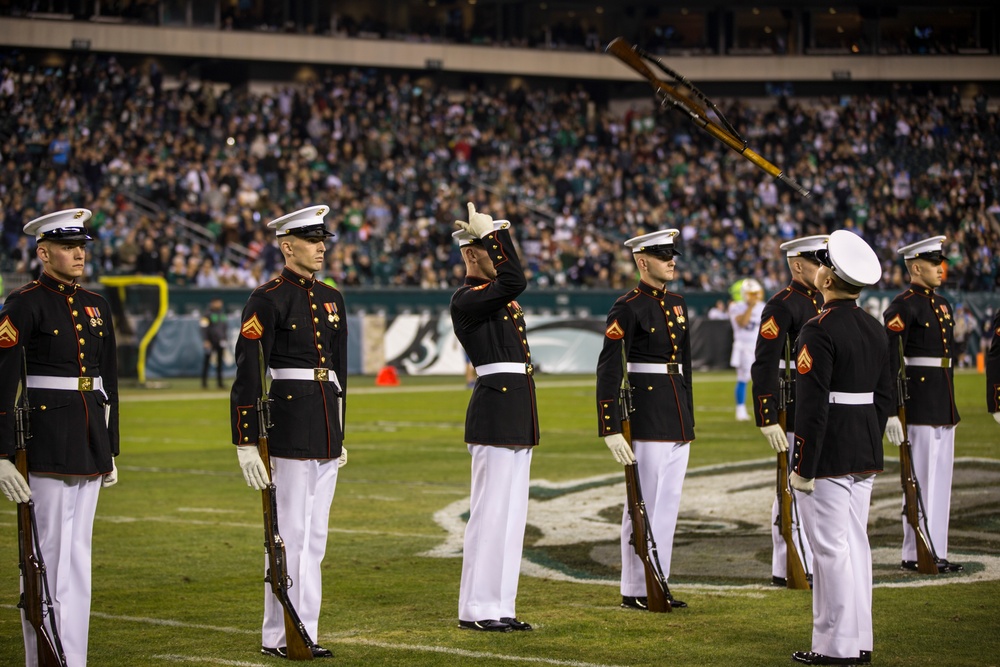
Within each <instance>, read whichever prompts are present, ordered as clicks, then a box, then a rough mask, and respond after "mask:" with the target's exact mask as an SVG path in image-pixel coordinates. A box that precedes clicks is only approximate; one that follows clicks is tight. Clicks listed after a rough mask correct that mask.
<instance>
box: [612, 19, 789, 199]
mask: <svg viewBox="0 0 1000 667" xmlns="http://www.w3.org/2000/svg"><path fill="white" fill-rule="evenodd" d="M606 51H607V52H608V53H610V54H611V55H613V56H615V57H616V58H618V59H619V60H621V61H622V62H623V63H625V64H626V65H628V66H629V67H631V68H632V69H634V70H635V71H636V72H638V73H639V74H641V75H642V76H644V77H645V78H646V79H647V80H648V81H649V83H650V84H651V85H652V86H653V88H654V90H656V92H657V94H658V95H662V96H663V98H664V99H665V100H667V101H669V102H670V103H671V104H673V105H674V106H675V107H677V108H679V109H681V110H682V111H684V112H685V113H686V114H687V115H688V116H689V117H690V118H691V120H692V121H693V122H694V123H695V125H697V126H698V127H700V128H702V129H703V130H705V131H706V132H708V133H709V134H710V135H712V136H713V137H715V138H716V139H718V140H719V141H721V142H722V143H724V144H726V145H727V146H729V147H730V148H731V149H733V150H734V151H736V152H737V153H739V154H740V155H741V156H743V157H744V158H746V159H747V160H749V161H750V162H752V163H753V164H754V165H756V166H757V167H759V168H760V169H762V170H764V171H765V172H767V173H768V174H770V175H771V176H773V177H774V178H776V179H778V180H779V181H782V182H783V183H785V184H786V185H788V186H789V187H790V188H792V189H793V190H795V191H796V192H798V193H799V194H800V195H802V196H803V197H809V191H808V190H806V189H805V188H804V187H802V185H800V184H799V183H797V182H795V181H794V180H792V179H791V178H789V177H788V176H786V175H785V173H784V172H782V170H781V169H779V168H778V167H776V166H775V165H773V164H771V163H770V162H768V161H767V160H765V159H764V158H763V157H761V156H760V155H758V154H757V153H755V152H754V151H752V150H750V149H749V148H747V144H746V142H745V141H743V140H742V139H741V138H739V137H737V136H734V135H733V133H731V132H729V131H727V130H726V129H725V128H723V127H720V126H719V124H718V123H716V122H714V121H713V120H712V119H711V118H709V117H708V113H707V112H706V111H705V108H704V107H703V106H701V105H700V104H698V103H697V102H695V101H694V100H692V99H691V98H690V97H688V96H687V95H685V94H683V93H682V92H680V91H679V90H677V89H676V88H675V87H673V86H671V85H670V84H668V83H665V82H664V81H662V80H661V79H659V78H658V77H657V76H656V74H655V73H654V72H653V70H652V69H651V68H650V67H649V65H647V64H646V63H645V61H643V59H642V56H640V55H639V53H638V52H637V51H636V50H635V48H633V47H632V46H630V45H629V44H628V43H627V42H626V41H625V40H624V39H623V38H621V37H616V38H615V39H613V40H611V43H610V44H608V46H607V49H606Z"/></svg>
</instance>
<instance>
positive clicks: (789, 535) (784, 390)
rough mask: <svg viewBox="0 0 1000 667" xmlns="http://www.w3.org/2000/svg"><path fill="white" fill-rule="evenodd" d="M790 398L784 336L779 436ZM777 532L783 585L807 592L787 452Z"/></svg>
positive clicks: (782, 458) (781, 457) (781, 463)
mask: <svg viewBox="0 0 1000 667" xmlns="http://www.w3.org/2000/svg"><path fill="white" fill-rule="evenodd" d="M792 400H793V397H792V339H791V337H790V336H788V335H787V334H786V335H785V368H784V370H783V371H782V373H781V374H780V375H779V376H778V424H780V425H781V432H782V434H785V433H787V432H788V404H789V403H791V402H792ZM777 485H778V486H777V493H778V521H777V525H778V531H779V532H780V533H781V538H782V539H783V540H784V541H785V585H786V586H787V587H788V588H796V589H808V588H809V576H808V574H807V573H806V569H805V567H803V565H802V559H801V558H800V557H799V549H798V546H797V545H796V544H795V531H794V530H792V513H793V512H794V511H795V509H796V508H795V498H794V497H793V496H792V489H791V487H790V486H789V485H788V452H778V480H777Z"/></svg>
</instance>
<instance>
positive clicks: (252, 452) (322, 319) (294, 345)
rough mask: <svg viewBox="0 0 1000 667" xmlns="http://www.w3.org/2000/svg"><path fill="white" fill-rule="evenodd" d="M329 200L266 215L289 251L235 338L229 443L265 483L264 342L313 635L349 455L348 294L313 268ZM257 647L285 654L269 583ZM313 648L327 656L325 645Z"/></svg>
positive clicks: (274, 455) (287, 521)
mask: <svg viewBox="0 0 1000 667" xmlns="http://www.w3.org/2000/svg"><path fill="white" fill-rule="evenodd" d="M328 211H329V208H328V207H327V206H311V207H308V208H304V209H301V210H299V211H295V212H293V213H289V214H288V215H285V216H282V217H280V218H278V219H277V220H273V221H272V222H269V223H268V227H270V228H271V229H274V230H275V233H276V236H277V240H278V246H279V248H280V249H281V252H282V254H283V255H284V257H285V266H284V268H283V269H282V270H281V274H280V275H279V276H278V277H276V278H274V279H273V280H270V281H268V282H266V283H264V284H263V285H261V286H260V287H258V288H257V289H255V290H254V291H253V293H252V294H251V295H250V298H249V300H248V301H247V304H246V306H245V307H244V308H243V315H242V320H241V322H242V325H241V327H240V336H239V338H238V339H237V342H236V380H235V382H234V383H233V388H232V392H231V395H230V417H231V424H232V442H233V444H235V445H237V454H238V457H239V462H240V467H241V468H242V469H243V474H244V478H245V479H246V481H247V485H248V486H250V487H252V488H254V489H257V490H261V489H263V488H265V487H266V485H267V480H268V477H267V471H265V470H264V465H263V462H262V461H261V458H260V454H259V453H258V451H257V447H256V445H257V438H258V435H259V433H258V427H257V409H256V401H257V399H258V398H259V397H260V391H261V378H260V370H259V349H260V347H263V351H264V359H265V364H266V366H267V368H268V369H269V371H270V375H271V380H272V381H271V385H270V391H269V397H270V399H271V421H272V423H273V426H272V427H271V428H270V429H269V431H268V450H269V453H270V460H271V471H270V479H271V480H272V481H273V482H274V484H275V487H276V488H277V503H278V526H279V527H280V529H281V536H282V538H283V540H284V543H285V554H286V557H287V564H288V572H289V575H290V577H291V579H292V582H293V586H291V587H290V588H289V589H288V595H289V598H290V599H291V601H292V604H293V606H294V607H295V610H296V611H297V612H298V615H299V617H300V618H301V620H302V622H303V623H304V624H305V627H306V630H307V631H308V633H309V636H310V637H311V638H312V639H313V640H314V641H315V640H316V639H317V637H318V632H319V612H320V605H321V603H322V594H323V582H322V571H321V569H320V567H321V564H322V562H323V557H324V555H325V554H326V542H327V533H328V526H329V518H330V506H331V504H332V502H333V495H334V492H335V491H336V487H337V475H338V468H339V467H340V466H342V465H344V464H345V463H346V462H347V450H346V449H345V448H344V447H343V443H344V411H345V407H346V398H347V312H346V310H345V308H344V297H343V295H342V294H341V293H340V292H339V291H337V290H336V289H334V288H333V287H330V286H329V285H327V284H326V283H324V282H323V281H321V280H317V279H316V277H315V272H316V271H317V270H319V269H320V268H321V267H322V266H323V256H324V253H325V252H326V243H327V239H329V238H330V237H332V236H333V234H331V233H330V232H329V231H327V229H326V226H325V224H324V222H323V216H325V215H326V214H327V212H328ZM261 640H262V642H261V651H262V652H263V653H265V654H268V655H278V656H283V655H284V651H285V625H284V613H283V609H282V607H281V604H280V603H279V602H278V600H277V598H276V597H275V596H274V594H273V593H272V592H271V587H270V586H269V585H265V586H264V622H263V629H262V634H261ZM313 655H314V656H316V657H329V656H330V655H332V654H331V652H330V651H329V650H328V649H325V648H323V647H321V646H317V647H316V649H314V651H313Z"/></svg>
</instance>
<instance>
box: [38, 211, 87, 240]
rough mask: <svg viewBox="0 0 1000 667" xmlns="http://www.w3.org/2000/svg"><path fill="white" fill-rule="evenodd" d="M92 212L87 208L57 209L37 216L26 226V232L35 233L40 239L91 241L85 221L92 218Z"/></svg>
mask: <svg viewBox="0 0 1000 667" xmlns="http://www.w3.org/2000/svg"><path fill="white" fill-rule="evenodd" d="M91 215H92V214H91V212H90V211H89V210H87V209H85V208H70V209H66V210H65V211H56V212H55V213H49V214H48V215H43V216H42V217H40V218H35V219H34V220H32V221H31V222H29V223H28V224H26V225H25V226H24V233H25V234H34V235H35V238H36V239H38V240H39V241H44V240H59V241H90V240H91V238H92V237H91V236H90V234H88V233H87V229H86V227H84V226H83V224H84V223H85V222H87V221H88V220H90V216H91Z"/></svg>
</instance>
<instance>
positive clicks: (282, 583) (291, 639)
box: [257, 345, 315, 660]
mask: <svg viewBox="0 0 1000 667" xmlns="http://www.w3.org/2000/svg"><path fill="white" fill-rule="evenodd" d="M258 348H259V350H260V385H261V391H262V393H261V398H260V399H258V401H257V425H258V437H257V450H258V452H259V453H260V459H261V461H263V463H264V470H266V471H267V478H268V485H267V487H266V488H265V489H264V490H262V491H261V492H260V495H261V500H262V503H263V509H264V549H265V551H266V553H267V565H268V567H267V575H266V576H265V577H264V581H265V583H268V584H270V585H271V592H272V593H274V596H275V597H276V598H277V599H278V602H280V603H281V608H282V610H283V611H284V615H285V644H286V646H285V649H286V651H287V658H288V659H289V660H312V659H313V648H314V647H315V644H314V643H313V640H312V638H310V637H309V632H308V631H307V630H306V626H305V624H304V623H303V622H302V619H300V618H299V614H298V612H296V611H295V606H294V605H293V604H292V601H291V598H289V597H288V589H289V588H291V586H292V583H293V582H292V579H291V577H289V576H288V566H287V561H286V557H285V542H284V541H283V540H282V539H281V534H280V533H279V532H278V496H277V493H278V491H277V487H276V486H275V485H274V482H273V481H272V480H271V455H270V453H269V452H268V448H267V429H268V428H269V427H270V423H269V422H270V419H269V411H268V400H269V399H268V397H267V389H266V387H265V377H264V373H265V369H264V348H263V346H262V345H258Z"/></svg>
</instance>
